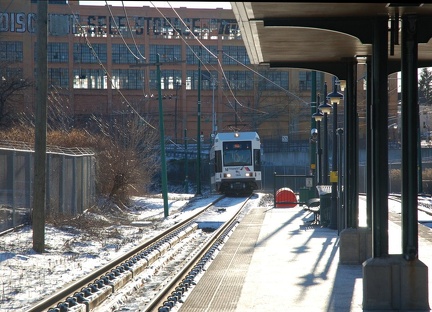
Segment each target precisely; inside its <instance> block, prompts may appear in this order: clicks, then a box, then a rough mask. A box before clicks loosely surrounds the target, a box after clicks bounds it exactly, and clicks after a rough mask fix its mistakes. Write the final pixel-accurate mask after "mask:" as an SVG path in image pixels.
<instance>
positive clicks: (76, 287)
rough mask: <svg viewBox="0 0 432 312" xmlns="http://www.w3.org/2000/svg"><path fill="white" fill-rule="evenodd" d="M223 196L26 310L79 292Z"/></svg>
mask: <svg viewBox="0 0 432 312" xmlns="http://www.w3.org/2000/svg"><path fill="white" fill-rule="evenodd" d="M223 198H224V196H221V197H220V198H218V199H216V200H215V201H214V202H212V203H211V204H209V205H207V206H206V207H205V208H204V209H202V210H201V211H200V212H198V213H196V214H194V215H193V216H190V217H188V218H187V219H185V220H183V221H181V222H179V223H177V224H175V225H174V226H172V227H170V228H169V229H168V230H166V231H164V232H162V233H160V234H158V235H156V236H155V237H153V238H151V239H149V240H147V241H145V242H144V243H142V244H140V245H138V246H136V247H134V248H133V249H131V250H130V251H128V252H126V253H125V254H124V255H122V256H120V257H118V258H116V259H114V260H112V261H111V262H109V263H107V264H106V265H104V266H102V267H100V268H99V269H96V270H95V271H93V272H92V273H90V274H88V275H86V276H84V277H83V278H81V279H79V280H77V281H74V282H72V283H69V284H67V285H65V286H63V287H62V290H60V291H59V292H56V293H55V294H53V295H51V296H50V297H48V298H46V299H43V300H41V301H39V302H37V303H36V304H35V305H34V306H33V307H32V308H30V309H28V310H26V312H41V311H44V310H48V309H50V308H52V307H53V306H54V305H56V304H58V303H61V302H63V301H65V300H66V299H67V298H68V297H71V296H73V294H74V293H76V292H79V291H80V290H81V289H82V288H83V287H86V286H87V285H88V284H89V283H92V282H94V281H95V280H97V279H99V278H100V277H102V276H104V275H105V274H107V273H109V272H111V271H112V270H113V269H114V268H116V267H117V266H119V265H120V264H122V263H124V262H127V261H128V260H130V259H132V258H133V257H134V256H135V255H136V254H138V253H140V252H141V251H143V250H145V249H147V248H150V247H151V246H153V245H155V244H157V242H159V241H161V240H163V239H164V238H165V237H167V236H169V235H170V234H171V233H172V232H174V231H176V230H177V229H179V228H181V227H182V226H185V225H187V224H188V223H189V222H192V220H193V219H194V218H196V217H197V216H199V215H200V214H202V213H204V212H205V211H206V210H207V209H208V208H209V207H211V206H212V205H214V204H215V203H217V202H218V201H220V200H221V199H223Z"/></svg>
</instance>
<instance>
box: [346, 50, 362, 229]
mask: <svg viewBox="0 0 432 312" xmlns="http://www.w3.org/2000/svg"><path fill="white" fill-rule="evenodd" d="M346 80H347V81H346V91H345V125H344V127H345V167H344V169H345V172H344V182H345V183H344V185H345V190H344V206H345V207H344V209H345V211H346V214H347V218H346V227H347V228H357V227H358V218H359V211H358V159H359V156H358V153H359V152H358V114H357V62H356V60H355V59H350V60H349V61H348V62H347V79H346Z"/></svg>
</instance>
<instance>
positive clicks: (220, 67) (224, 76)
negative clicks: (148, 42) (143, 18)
mask: <svg viewBox="0 0 432 312" xmlns="http://www.w3.org/2000/svg"><path fill="white" fill-rule="evenodd" d="M150 3H151V4H152V5H153V7H154V8H155V9H156V10H157V11H158V12H159V14H160V15H161V16H162V17H163V18H164V19H165V21H166V22H167V23H168V24H169V25H170V26H171V27H172V28H173V29H175V27H174V25H172V23H171V21H170V20H169V19H168V18H167V17H166V16H165V15H164V14H163V13H162V12H161V11H160V10H159V9H158V8H157V7H156V6H155V5H154V4H153V2H151V1H150ZM168 4H169V5H170V7H171V9H172V10H173V11H174V13H175V14H176V15H177V16H178V18H179V19H180V21H181V22H182V24H183V25H184V26H185V27H186V29H187V30H188V31H189V33H191V34H192V35H193V37H194V38H195V39H196V40H197V41H198V43H199V44H200V45H201V46H202V47H203V48H204V49H205V50H206V51H208V52H209V54H210V55H211V56H213V57H214V58H215V59H216V60H217V62H218V67H219V69H220V73H221V75H222V76H223V78H224V80H225V81H226V82H227V87H228V89H229V91H230V93H231V96H232V97H233V98H234V101H235V103H238V104H239V105H240V106H241V107H243V108H245V109H247V110H251V111H255V112H259V113H261V114H267V113H266V112H263V111H260V110H258V109H255V108H251V107H247V106H245V105H243V104H242V103H241V102H240V101H239V100H238V99H237V97H236V96H235V94H234V92H233V90H232V88H231V86H230V84H229V83H228V82H229V80H228V79H227V77H226V75H225V71H224V69H223V66H222V64H221V62H220V59H219V58H218V56H217V55H215V54H214V53H212V52H211V51H210V50H209V49H208V48H207V47H206V46H205V45H204V44H203V43H202V42H201V41H200V40H199V39H198V37H197V36H196V35H195V34H194V33H193V31H192V30H191V29H190V28H189V27H188V26H187V24H186V23H185V22H184V21H183V19H182V18H181V16H180V15H179V14H178V13H177V11H176V10H175V9H174V8H173V7H172V6H171V4H170V3H169V2H168ZM179 37H180V39H181V40H182V41H183V42H184V43H185V45H186V46H187V47H188V48H189V49H190V50H191V52H192V53H193V54H194V55H195V57H196V58H197V59H198V60H199V62H201V64H203V65H204V67H205V69H206V70H207V71H208V72H209V73H210V74H211V71H210V70H209V69H208V68H207V66H206V64H205V63H204V62H203V61H202V58H201V57H199V56H198V55H197V54H196V52H195V51H194V50H193V49H192V47H191V46H190V45H189V44H188V43H187V42H186V40H185V39H184V38H183V36H181V35H180V36H179ZM211 67H213V66H211ZM213 68H214V67H213ZM215 70H216V71H218V72H219V70H217V69H216V68H215ZM228 102H229V104H230V106H231V108H233V109H234V111H235V114H236V115H237V117H238V118H239V119H240V120H241V117H240V116H239V115H238V112H237V110H236V109H235V107H234V106H233V105H232V103H231V101H228Z"/></svg>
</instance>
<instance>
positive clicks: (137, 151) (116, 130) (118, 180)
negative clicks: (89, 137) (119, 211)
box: [94, 112, 160, 202]
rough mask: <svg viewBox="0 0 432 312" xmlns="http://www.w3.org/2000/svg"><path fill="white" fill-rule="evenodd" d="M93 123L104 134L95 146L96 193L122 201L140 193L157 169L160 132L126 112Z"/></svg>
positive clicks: (138, 117)
mask: <svg viewBox="0 0 432 312" xmlns="http://www.w3.org/2000/svg"><path fill="white" fill-rule="evenodd" d="M94 120H95V122H97V123H98V125H99V128H100V130H101V133H102V134H103V139H102V140H100V141H99V143H98V146H97V147H96V150H97V151H96V153H97V154H96V157H97V159H98V162H97V166H98V167H97V177H98V181H97V186H98V190H99V192H100V193H101V194H105V195H106V196H107V197H108V198H109V199H113V200H119V201H121V202H125V201H127V200H128V197H129V196H130V195H131V194H134V193H135V194H136V193H141V194H142V192H143V191H144V189H145V188H146V187H147V186H148V185H149V184H150V183H151V179H152V178H153V176H154V174H155V173H156V172H157V171H158V170H159V166H160V162H159V155H160V151H159V150H158V149H157V146H158V143H157V142H158V138H159V132H158V131H157V130H156V129H154V128H153V127H151V126H150V125H149V124H147V123H145V122H142V120H141V117H140V116H136V115H135V114H133V113H128V112H123V114H117V115H116V116H114V117H113V118H112V120H111V122H110V123H107V122H104V121H102V120H101V119H97V118H95V119H94Z"/></svg>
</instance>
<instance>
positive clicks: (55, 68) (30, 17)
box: [0, 0, 397, 143]
mask: <svg viewBox="0 0 432 312" xmlns="http://www.w3.org/2000/svg"><path fill="white" fill-rule="evenodd" d="M48 10H49V17H48V50H47V53H48V56H47V57H48V76H49V77H48V85H49V87H50V91H51V92H55V93H56V95H57V98H61V101H60V102H61V103H63V104H62V109H63V111H64V112H65V113H66V114H68V115H69V116H70V117H71V118H72V119H73V122H75V123H77V124H81V123H89V122H91V116H92V115H97V116H103V117H105V118H116V117H118V116H122V118H128V117H132V116H138V115H139V116H140V117H141V118H143V119H145V120H146V121H148V122H149V123H151V124H152V125H154V126H155V127H157V126H158V118H159V111H158V107H159V99H158V84H157V67H156V65H155V63H156V57H157V54H159V56H160V62H161V65H160V74H161V81H160V86H161V89H162V106H163V116H164V124H165V135H166V136H167V137H169V138H170V139H171V140H172V141H175V142H179V143H182V142H183V136H184V135H183V133H184V132H183V131H184V130H185V129H187V136H188V137H196V134H197V128H198V127H197V125H198V120H197V116H198V94H200V96H201V121H200V129H201V131H202V134H203V136H204V140H205V141H208V140H210V137H211V133H212V132H215V131H230V130H234V129H239V130H244V131H246V130H253V131H258V132H259V133H260V135H261V137H262V138H269V139H274V140H279V141H280V138H282V137H288V138H289V140H290V141H291V140H307V139H308V137H309V134H310V125H311V119H310V116H311V108H310V101H311V85H312V83H311V71H309V70H304V69H289V70H287V69H284V70H282V69H281V70H278V69H269V68H266V67H265V66H260V67H256V66H251V64H250V62H249V58H248V55H247V53H246V49H245V47H244V42H243V39H242V36H241V34H240V33H239V28H238V25H237V21H236V19H235V17H234V14H233V12H232V11H231V10H224V9H187V8H178V9H174V10H173V9H171V8H154V7H121V6H87V5H80V4H79V1H68V2H67V1H50V4H49V6H48ZM36 15H37V2H36V1H34V0H20V1H12V2H2V3H0V60H1V61H10V62H14V66H16V68H17V71H16V74H20V75H22V76H23V77H30V78H32V79H34V78H35V72H36V70H35V68H36V62H35V61H36V55H35V50H36V40H37V37H36V18H37V16H36ZM201 44H202V45H201ZM198 56H200V57H201V59H202V63H201V66H200V67H201V68H200V69H199V66H198V63H199V62H198ZM200 70H201V79H199V78H200V77H199V71H200ZM362 74H364V73H362V71H361V70H360V69H359V75H362ZM316 77H317V89H318V91H317V92H318V93H322V91H320V90H322V89H323V82H324V81H327V83H328V84H329V86H328V92H331V89H332V86H331V85H330V84H331V81H332V77H331V76H330V75H328V74H323V73H317V75H316ZM199 80H201V89H200V90H199V88H198V85H199V84H198V83H199ZM362 82H363V80H362V79H361V78H359V91H358V96H359V101H358V102H359V103H358V107H359V116H360V117H362V112H364V111H365V109H364V105H365V101H364V99H365V95H364V92H363V91H362V90H363V88H362ZM396 83H397V81H396V79H392V80H389V84H390V87H389V88H390V90H389V99H390V101H389V102H390V114H394V115H395V116H396V114H397V92H393V93H392V92H390V91H391V90H394V89H395V85H396ZM396 89H397V87H396ZM322 98H323V97H322V96H321V99H322ZM34 102H35V90H30V91H29V92H26V94H25V95H24V96H23V99H22V105H23V109H24V110H29V111H32V110H33V109H34ZM393 103H394V104H393ZM340 106H341V108H340V109H339V114H340V117H339V123H340V125H339V126H342V125H343V118H342V116H343V105H340ZM360 122H361V121H360ZM360 136H361V137H362V136H363V132H362V128H361V123H360Z"/></svg>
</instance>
